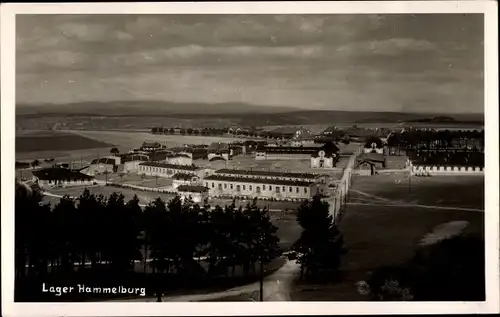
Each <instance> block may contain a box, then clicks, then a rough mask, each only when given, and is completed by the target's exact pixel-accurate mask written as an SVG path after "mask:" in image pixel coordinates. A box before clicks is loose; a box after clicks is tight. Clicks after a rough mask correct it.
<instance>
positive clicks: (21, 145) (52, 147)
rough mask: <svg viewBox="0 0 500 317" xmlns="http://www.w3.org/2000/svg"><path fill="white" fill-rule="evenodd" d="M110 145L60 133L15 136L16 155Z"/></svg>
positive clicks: (40, 132)
mask: <svg viewBox="0 0 500 317" xmlns="http://www.w3.org/2000/svg"><path fill="white" fill-rule="evenodd" d="M110 146H111V144H108V143H106V142H103V141H101V140H98V139H97V140H96V139H93V138H88V137H85V136H80V135H77V134H73V133H67V132H60V131H31V132H30V133H21V134H18V135H16V153H26V152H42V151H45V152H50V151H73V150H83V149H95V148H106V147H110Z"/></svg>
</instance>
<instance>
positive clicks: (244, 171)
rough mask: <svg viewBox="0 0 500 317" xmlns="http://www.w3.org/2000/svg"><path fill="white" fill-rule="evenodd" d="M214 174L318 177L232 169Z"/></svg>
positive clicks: (221, 170)
mask: <svg viewBox="0 0 500 317" xmlns="http://www.w3.org/2000/svg"><path fill="white" fill-rule="evenodd" d="M215 174H232V175H244V176H250V177H251V176H277V177H279V176H281V177H290V178H305V179H316V178H318V177H319V176H320V175H316V174H311V173H291V172H277V171H254V170H251V171H249V170H233V169H226V168H223V169H220V170H217V171H215Z"/></svg>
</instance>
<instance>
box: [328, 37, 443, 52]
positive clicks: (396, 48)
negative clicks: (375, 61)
mask: <svg viewBox="0 0 500 317" xmlns="http://www.w3.org/2000/svg"><path fill="white" fill-rule="evenodd" d="M438 49H439V48H438V46H437V45H436V44H434V43H431V42H429V41H425V40H415V39H409V38H392V39H388V40H381V41H364V42H355V43H350V44H347V45H342V46H341V47H339V48H338V49H337V52H340V53H345V54H354V55H368V54H371V55H385V56H396V55H402V54H407V53H408V52H436V51H438Z"/></svg>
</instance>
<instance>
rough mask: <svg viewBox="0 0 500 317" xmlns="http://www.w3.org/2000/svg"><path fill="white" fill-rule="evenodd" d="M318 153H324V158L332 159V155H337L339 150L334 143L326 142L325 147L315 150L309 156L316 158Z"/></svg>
mask: <svg viewBox="0 0 500 317" xmlns="http://www.w3.org/2000/svg"><path fill="white" fill-rule="evenodd" d="M320 151H324V152H325V157H332V156H333V155H334V154H337V153H338V152H339V151H340V149H339V148H338V146H336V145H335V143H333V142H328V143H325V145H323V146H322V147H320V148H319V149H316V152H314V153H312V154H311V155H312V157H318V156H319V152H320Z"/></svg>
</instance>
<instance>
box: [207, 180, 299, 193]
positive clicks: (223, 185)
mask: <svg viewBox="0 0 500 317" xmlns="http://www.w3.org/2000/svg"><path fill="white" fill-rule="evenodd" d="M205 186H206V187H209V183H208V182H206V183H205ZM211 187H212V188H215V183H214V182H212V184H211ZM217 187H218V189H219V190H222V188H223V187H224V189H227V187H228V184H227V183H224V184H220V183H219V184H218V185H217ZM246 188H247V186H246V185H236V191H238V192H239V191H241V190H246ZM268 188H269V190H273V188H272V186H271V185H268ZM229 189H234V185H233V184H229ZM248 190H251V191H252V190H253V186H252V185H248ZM255 190H256V191H257V193H260V192H261V188H260V186H256V187H255ZM265 190H266V185H262V191H265ZM274 190H275V191H276V193H279V192H286V186H282V187H281V188H280V186H276V187H275V189H274ZM288 192H290V193H292V192H293V187H292V186H289V187H288ZM295 192H296V193H297V194H298V193H300V187H295ZM304 194H307V188H304Z"/></svg>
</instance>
